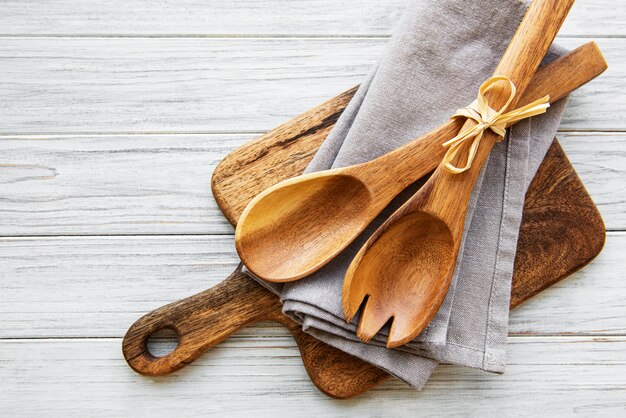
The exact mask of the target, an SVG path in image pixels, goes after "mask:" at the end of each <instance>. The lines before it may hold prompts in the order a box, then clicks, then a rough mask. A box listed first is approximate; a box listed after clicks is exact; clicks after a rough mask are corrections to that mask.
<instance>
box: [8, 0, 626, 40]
mask: <svg viewBox="0 0 626 418" xmlns="http://www.w3.org/2000/svg"><path fill="white" fill-rule="evenodd" d="M427 2H428V0H417V1H411V0H379V1H376V2H372V1H368V0H357V1H352V2H348V1H336V0H316V1H314V2H310V1H304V0H292V1H284V0H238V1H237V4H236V5H233V3H232V2H230V1H228V0H211V1H210V2H206V1H202V0H161V1H142V0H126V1H125V0H111V1H108V2H104V3H98V5H97V7H94V5H93V2H92V1H90V0H57V1H54V2H50V1H46V0H31V1H28V2H24V1H20V0H4V1H3V2H2V11H3V13H0V28H2V29H1V32H0V33H1V34H3V35H7V34H8V35H13V36H15V35H25V34H27V35H33V34H36V35H55V36H60V35H63V36H69V35H79V36H81V35H85V34H89V35H100V36H112V35H117V36H119V35H126V36H181V35H184V36H224V35H226V36H228V35H239V36H241V35H245V36H259V35H260V36H285V35H289V36H324V37H328V36H389V35H390V34H391V32H392V28H393V26H394V24H395V23H396V22H397V21H398V19H399V18H400V16H401V15H402V12H403V11H404V9H405V8H406V7H407V6H409V5H413V4H418V5H421V4H426V3H427ZM42 11H45V13H42ZM625 13H626V9H625V8H624V4H623V3H620V2H615V1H614V0H577V1H576V4H575V5H574V8H573V9H572V12H571V13H570V17H569V18H568V20H567V21H566V22H565V25H564V27H563V29H562V30H561V35H564V36H597V35H599V34H601V35H604V36H625V35H626V22H624V20H623V19H622V18H621V16H622V15H623V14H625ZM346 16H349V17H350V24H346Z"/></svg>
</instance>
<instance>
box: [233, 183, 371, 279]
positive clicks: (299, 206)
mask: <svg viewBox="0 0 626 418" xmlns="http://www.w3.org/2000/svg"><path fill="white" fill-rule="evenodd" d="M273 189H274V188H269V189H267V190H266V191H264V192H263V193H261V194H260V195H258V196H257V197H256V198H255V199H254V200H253V201H252V202H251V204H250V205H248V207H246V210H244V212H243V213H242V215H241V219H242V220H245V221H244V222H240V223H239V225H241V227H240V228H237V231H236V237H235V243H236V248H237V252H238V253H239V257H240V258H241V260H242V261H243V262H244V263H245V264H246V266H247V267H248V269H250V271H252V272H253V273H254V274H255V275H257V276H258V277H261V278H272V281H274V282H284V281H290V280H294V279H298V278H301V277H304V276H306V275H309V274H311V273H313V272H314V271H316V270H318V269H319V268H320V267H321V266H322V265H324V264H325V263H326V262H327V257H328V256H327V255H328V254H329V253H339V252H341V251H342V250H343V249H344V248H345V247H346V246H347V245H348V244H349V243H350V242H352V241H353V240H354V239H355V238H356V237H357V236H358V234H359V232H360V231H362V230H363V229H365V227H366V226H367V224H368V223H369V222H370V220H371V216H370V211H371V208H372V204H371V203H372V194H371V191H370V189H368V187H367V186H366V185H365V184H364V183H363V182H362V181H361V180H359V179H358V178H356V177H354V176H350V175H345V174H339V175H338V174H335V173H333V172H332V171H330V172H321V173H314V174H309V175H306V176H303V177H300V178H298V179H297V181H296V179H294V181H287V182H283V183H281V185H280V187H279V188H276V189H275V190H273ZM316 225H317V226H322V227H316ZM294 248H295V249H296V250H295V251H294Z"/></svg>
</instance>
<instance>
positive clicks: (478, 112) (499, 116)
mask: <svg viewBox="0 0 626 418" xmlns="http://www.w3.org/2000/svg"><path fill="white" fill-rule="evenodd" d="M498 81H506V82H508V83H509V89H510V91H511V92H510V95H509V99H508V100H507V102H506V103H505V104H504V106H502V108H501V109H500V110H498V111H496V110H494V109H492V108H491V107H490V106H489V103H488V102H487V99H486V98H485V93H486V92H487V91H488V90H489V89H490V88H491V87H492V86H493V85H494V84H495V83H497V82H498ZM516 91H517V90H516V88H515V84H513V82H512V81H511V80H510V79H509V78H508V77H506V76H501V75H500V76H494V77H491V78H488V79H487V80H486V81H485V82H484V83H483V84H482V85H481V86H480V89H479V90H478V98H477V99H476V100H474V101H473V102H472V103H471V104H470V105H469V106H467V107H464V108H462V109H459V110H457V111H456V113H455V114H454V115H453V116H452V117H453V118H457V117H464V118H469V119H473V120H475V121H476V122H477V124H476V125H474V126H472V127H471V128H468V129H465V130H463V131H461V132H460V133H459V134H458V135H457V136H455V137H454V138H452V139H450V140H449V141H447V142H445V143H444V144H443V146H444V147H446V148H448V151H447V152H446V155H445V156H444V157H443V161H444V168H445V169H446V170H448V171H449V172H451V173H454V174H458V173H462V172H464V171H467V170H468V169H469V168H470V167H471V166H472V162H473V161H474V157H475V156H476V151H477V150H478V146H479V145H480V140H481V139H482V137H483V134H484V133H485V131H486V130H487V129H491V130H492V131H493V132H495V133H496V134H497V135H498V137H499V138H498V140H497V142H500V141H502V139H503V138H504V136H505V134H506V127H507V126H509V125H512V124H514V123H515V122H518V121H520V120H522V119H526V118H529V117H531V116H536V115H540V114H542V113H545V112H546V111H547V110H548V107H550V103H549V102H550V96H545V97H542V98H541V99H539V100H535V101H534V102H532V103H529V104H527V105H526V106H522V107H520V108H517V109H515V110H512V111H511V112H508V113H504V112H505V111H506V109H507V108H508V107H509V105H510V104H511V102H512V101H513V99H514V98H515V94H516ZM466 141H471V145H470V149H469V153H468V156H467V162H466V163H465V166H463V167H457V166H456V165H454V164H453V163H452V161H453V160H454V158H455V157H456V155H457V153H458V152H459V151H460V150H461V148H462V147H463V145H464V144H465V142H466Z"/></svg>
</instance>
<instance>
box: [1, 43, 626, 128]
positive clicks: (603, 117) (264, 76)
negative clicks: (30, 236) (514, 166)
mask: <svg viewBox="0 0 626 418" xmlns="http://www.w3.org/2000/svg"><path fill="white" fill-rule="evenodd" d="M589 40H590V39H563V40H562V41H561V42H560V43H561V44H562V45H564V46H565V47H569V48H574V47H577V46H579V45H581V44H583V43H585V42H587V41H589ZM598 41H599V42H598V44H599V45H600V48H601V49H602V51H603V52H604V54H605V56H606V59H607V62H608V63H609V66H610V69H609V70H608V71H607V72H606V73H605V75H604V76H603V77H602V78H601V79H599V80H598V81H597V82H596V83H594V84H593V85H591V84H590V85H589V86H586V87H583V88H582V89H581V90H580V91H579V92H578V93H577V94H575V95H574V96H573V98H572V100H571V102H570V104H569V107H568V110H567V112H566V114H565V117H564V120H563V123H562V125H561V129H562V130H568V131H571V130H625V129H626V120H625V119H624V118H622V117H620V116H619V115H621V114H624V113H626V104H625V103H624V101H623V99H622V94H621V87H622V86H623V85H624V84H626V55H625V54H623V53H622V51H623V50H624V49H626V39H620V38H614V39H613V38H612V39H599V40H598ZM385 43H386V40H385V39H370V38H360V39H289V38H287V39H262V38H254V39H221V38H219V39H206V38H193V39H182V38H166V39H163V38H116V37H112V38H90V37H85V38H63V37H59V38H55V37H51V38H29V37H26V38H23V37H15V38H3V39H2V42H1V43H0V74H2V75H3V77H2V80H1V81H0V94H1V95H2V98H3V100H2V101H0V114H2V115H3V123H2V125H1V126H0V134H17V133H21V134H28V133H32V134H34V133H37V134H56V133H64V134H81V133H86V134H88V133H172V132H176V133H216V132H217V133H220V132H221V133H223V132H234V133H242V132H255V133H260V132H265V131H267V130H269V129H272V128H273V127H275V126H277V125H278V124H280V123H282V122H284V121H286V120H288V119H290V118H293V117H295V116H296V115H299V114H301V113H303V112H304V111H306V110H308V109H310V108H312V107H313V106H316V105H317V104H319V103H321V102H323V101H324V100H326V99H327V98H328V97H332V96H333V95H335V94H337V93H338V92H340V91H343V90H346V89H348V88H350V87H352V86H354V85H356V84H357V83H359V82H360V81H361V80H362V79H363V78H364V76H365V74H366V73H367V72H368V71H369V69H370V67H371V66H372V65H373V64H374V62H375V61H376V59H377V58H378V56H379V55H380V53H381V52H382V48H383V47H384V44H385ZM51 73H54V78H53V79H51V78H50V74H51ZM459 105H460V106H461V105H464V103H463V104H461V103H460V104H459Z"/></svg>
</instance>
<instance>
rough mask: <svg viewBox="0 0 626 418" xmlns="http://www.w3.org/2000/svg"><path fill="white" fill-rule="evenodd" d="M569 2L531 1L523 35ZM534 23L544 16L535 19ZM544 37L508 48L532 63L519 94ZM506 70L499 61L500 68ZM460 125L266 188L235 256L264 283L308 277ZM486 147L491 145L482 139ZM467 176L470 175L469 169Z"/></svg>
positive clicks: (430, 165) (433, 161)
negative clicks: (533, 48) (526, 47)
mask: <svg viewBox="0 0 626 418" xmlns="http://www.w3.org/2000/svg"><path fill="white" fill-rule="evenodd" d="M572 2H573V1H572V0H570V1H568V2H567V3H564V2H563V1H561V2H553V3H549V4H546V8H543V5H544V2H543V1H541V2H539V5H537V4H536V3H537V0H535V3H534V4H535V5H534V6H533V7H532V8H531V9H529V10H530V11H531V12H532V14H531V15H528V16H530V18H532V21H531V19H529V18H527V19H526V20H525V22H526V25H525V26H524V28H523V30H524V32H523V33H524V34H526V30H527V29H528V30H529V29H532V26H533V25H534V24H535V20H536V18H538V17H542V16H546V15H547V16H548V17H547V18H546V19H545V20H546V21H548V22H553V23H555V24H553V25H549V24H544V25H542V27H541V29H542V30H543V29H546V30H550V29H554V28H558V27H559V24H560V22H562V21H563V18H564V16H562V14H564V13H562V12H564V11H565V10H566V8H567V7H569V6H571V3H572ZM563 3H564V5H562V4H563ZM539 6H541V7H539ZM550 7H554V9H553V10H551V9H549V8H550ZM539 9H541V10H544V11H545V10H550V11H551V13H544V15H540V14H538V13H536V12H537V11H539ZM536 23H545V22H543V21H540V20H537V22H536ZM537 32H538V31H536V32H535V35H537ZM519 33H521V32H518V34H519ZM542 35H544V34H541V35H539V36H535V38H533V42H534V44H536V45H537V46H538V47H539V46H540V45H539V44H540V43H542V45H541V48H540V49H538V50H536V51H533V54H532V60H530V59H529V58H531V56H530V55H529V54H527V53H526V52H524V53H521V54H518V55H519V57H518V55H516V52H520V51H521V50H520V49H519V48H517V46H521V47H523V46H524V45H522V44H521V43H520V42H518V41H517V40H516V41H515V43H514V45H515V46H516V48H517V49H509V52H508V55H507V58H506V61H504V62H506V63H507V64H516V63H517V62H516V63H514V62H512V61H511V59H513V58H514V59H516V60H518V61H519V62H520V63H522V60H521V58H523V59H524V61H529V63H530V64H531V65H529V66H528V67H527V68H529V69H531V70H532V71H521V70H519V69H516V71H515V72H513V73H512V74H513V75H514V78H515V80H514V82H516V84H520V85H518V89H519V90H520V92H523V87H525V86H526V85H527V84H528V82H529V81H530V77H531V75H532V74H534V71H535V70H536V67H537V65H538V62H540V61H541V58H543V52H544V51H545V50H547V47H545V45H549V44H550V43H551V41H552V38H553V37H552V36H550V35H551V34H550V33H545V35H546V36H543V37H541V38H540V36H542ZM516 39H519V35H518V37H517V38H516ZM539 41H540V42H539ZM528 45H530V44H528ZM511 67H513V65H511ZM516 68H522V67H516ZM505 69H506V68H505V67H504V66H500V68H499V69H498V72H499V73H502V72H503V70H505ZM518 74H523V75H524V77H526V78H527V80H525V82H524V83H520V81H522V80H521V77H520V76H519V75H518ZM533 93H538V94H539V95H538V96H532V97H530V96H525V97H524V99H523V102H525V103H528V102H531V101H533V100H536V99H538V98H539V97H542V96H543V95H544V94H545V91H544V92H537V91H534V92H533ZM520 97H521V96H520ZM518 99H519V97H518ZM492 103H493V100H492ZM525 103H524V104H525ZM513 108H514V107H513V106H512V107H511V108H510V109H513ZM462 126H463V121H462V120H460V119H454V120H450V121H448V122H447V123H445V124H443V125H442V126H440V127H439V128H436V129H435V130H433V131H431V132H430V133H428V134H426V135H424V136H422V137H421V138H418V139H416V140H414V141H413V142H411V143H409V144H407V145H405V146H403V147H401V148H399V149H397V150H395V151H393V152H390V153H388V154H386V155H384V156H381V157H379V158H377V159H375V160H372V161H369V162H366V163H363V164H359V165H355V166H350V167H345V168H339V169H335V170H327V171H322V172H316V173H312V174H308V175H304V176H300V177H298V178H294V179H289V180H287V181H284V182H282V183H280V184H278V185H275V186H273V187H271V188H269V189H267V190H265V191H264V192H263V193H261V194H259V195H258V196H257V197H255V198H254V199H253V200H252V201H251V202H250V204H249V205H248V206H247V207H246V208H245V210H244V211H243V213H242V215H241V219H240V222H239V223H238V225H237V229H236V231H235V246H236V248H237V252H238V253H239V257H240V258H241V260H242V261H243V263H244V264H245V265H246V266H247V267H248V268H249V269H250V270H251V271H252V272H253V273H254V274H255V275H257V276H258V277H261V278H263V279H266V280H268V281H272V282H287V281H293V280H297V279H299V278H302V277H305V276H307V275H310V274H311V273H313V272H315V271H316V270H318V269H320V268H321V267H322V266H324V265H325V264H327V263H328V262H329V261H330V260H332V259H333V258H334V257H335V256H336V255H337V254H339V253H340V252H341V251H342V250H343V249H345V248H346V247H347V246H348V245H349V244H350V243H351V242H352V241H353V240H354V239H355V238H356V237H357V236H358V235H359V234H360V233H361V232H362V231H363V230H364V229H365V227H366V226H367V225H369V224H370V222H371V221H372V220H373V219H374V218H375V217H376V216H377V215H378V214H379V213H380V212H381V211H382V209H383V208H385V207H386V206H387V205H388V204H389V202H390V201H391V200H392V199H393V198H394V197H396V196H397V195H398V194H399V193H400V192H401V191H402V190H404V189H405V188H406V187H407V186H408V185H410V184H413V183H414V182H415V181H416V180H418V179H420V178H422V177H423V176H424V175H426V174H428V173H430V172H431V171H432V170H434V169H435V168H436V167H437V165H438V164H439V162H440V161H441V159H442V158H443V155H444V153H445V148H444V147H442V146H441V145H442V143H443V142H445V141H446V140H448V139H450V138H452V137H453V136H455V135H456V134H457V133H458V131H459V129H460V128H461V127H462ZM484 142H488V140H485V141H484ZM483 148H484V149H485V150H487V149H488V148H489V147H488V146H487V144H485V146H484V147H483ZM477 165H479V164H477ZM437 177H439V176H437ZM464 177H465V178H468V179H469V175H466V176H464ZM433 181H434V180H433ZM455 181H458V179H456V180H455ZM470 183H471V181H470V182H468V184H470ZM448 264H449V263H448Z"/></svg>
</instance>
